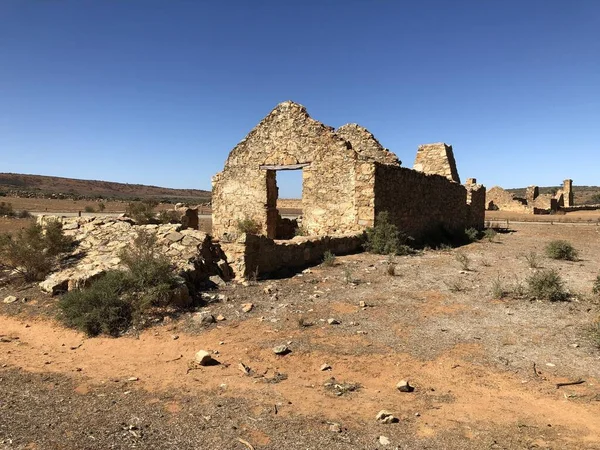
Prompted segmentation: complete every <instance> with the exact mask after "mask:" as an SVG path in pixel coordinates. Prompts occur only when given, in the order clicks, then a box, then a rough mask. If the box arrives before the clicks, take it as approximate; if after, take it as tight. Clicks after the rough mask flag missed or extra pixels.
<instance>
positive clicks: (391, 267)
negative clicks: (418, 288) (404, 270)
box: [386, 255, 396, 277]
mask: <svg viewBox="0 0 600 450" xmlns="http://www.w3.org/2000/svg"><path fill="white" fill-rule="evenodd" d="M386 272H387V274H388V275H389V276H391V277H393V276H395V275H396V261H395V260H394V255H390V257H389V258H388V261H387V268H386Z"/></svg>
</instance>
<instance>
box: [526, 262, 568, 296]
mask: <svg viewBox="0 0 600 450" xmlns="http://www.w3.org/2000/svg"><path fill="white" fill-rule="evenodd" d="M527 295H528V296H529V297H530V298H536V299H539V300H550V301H552V302H556V301H562V300H567V299H568V298H569V294H568V293H567V292H566V291H565V287H564V282H563V280H562V278H561V277H560V275H559V273H558V272H557V271H556V270H555V269H548V270H540V271H537V272H535V273H534V274H533V275H531V276H530V277H529V278H527Z"/></svg>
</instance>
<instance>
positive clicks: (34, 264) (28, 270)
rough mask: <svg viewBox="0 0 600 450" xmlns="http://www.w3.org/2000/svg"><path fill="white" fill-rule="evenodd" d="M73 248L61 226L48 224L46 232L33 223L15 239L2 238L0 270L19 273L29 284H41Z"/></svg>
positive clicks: (53, 222)
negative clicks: (61, 256)
mask: <svg viewBox="0 0 600 450" xmlns="http://www.w3.org/2000/svg"><path fill="white" fill-rule="evenodd" d="M72 244H73V240H72V239H71V238H70V237H67V236H65V235H64V234H63V230H62V223H60V222H58V221H52V222H48V224H47V225H46V228H45V230H44V228H43V227H42V226H41V225H39V224H37V223H32V224H31V225H29V226H28V227H27V228H24V229H22V230H20V231H18V232H17V233H16V234H15V235H11V234H8V233H5V234H1V235H0V266H4V267H6V268H9V269H11V270H14V271H16V272H18V273H20V274H21V275H22V276H23V277H24V278H25V280H26V281H41V280H43V279H44V278H46V276H47V275H48V274H49V273H50V272H51V271H52V270H53V269H54V267H55V266H56V263H57V260H58V256H59V255H60V254H62V253H65V252H68V251H69V250H70V249H71V246H72Z"/></svg>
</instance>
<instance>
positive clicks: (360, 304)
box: [358, 300, 367, 308]
mask: <svg viewBox="0 0 600 450" xmlns="http://www.w3.org/2000/svg"><path fill="white" fill-rule="evenodd" d="M358 306H360V307H361V308H366V307H367V304H366V303H365V302H364V301H362V300H361V301H360V302H358Z"/></svg>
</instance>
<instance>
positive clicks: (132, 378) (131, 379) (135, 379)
mask: <svg viewBox="0 0 600 450" xmlns="http://www.w3.org/2000/svg"><path fill="white" fill-rule="evenodd" d="M138 380H139V378H138V377H129V378H127V381H138Z"/></svg>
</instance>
